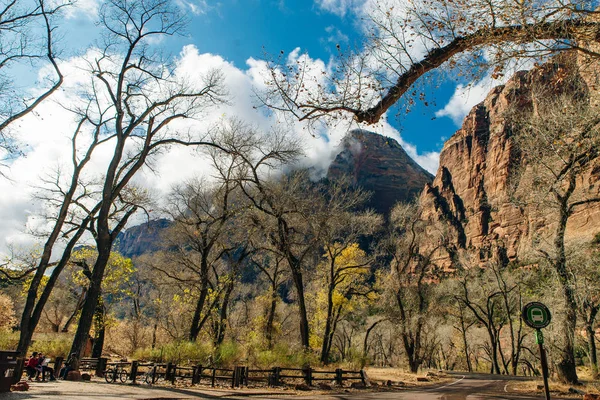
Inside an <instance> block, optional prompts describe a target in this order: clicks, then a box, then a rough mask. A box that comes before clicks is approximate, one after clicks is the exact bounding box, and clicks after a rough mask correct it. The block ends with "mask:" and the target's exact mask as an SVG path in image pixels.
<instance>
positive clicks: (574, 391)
mask: <svg viewBox="0 0 600 400" xmlns="http://www.w3.org/2000/svg"><path fill="white" fill-rule="evenodd" d="M569 393H575V394H585V393H584V392H583V391H581V390H579V389H575V388H574V387H570V388H569Z"/></svg>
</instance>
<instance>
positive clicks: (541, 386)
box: [535, 385, 544, 390]
mask: <svg viewBox="0 0 600 400" xmlns="http://www.w3.org/2000/svg"><path fill="white" fill-rule="evenodd" d="M535 388H536V389H537V390H544V385H537V386H536V387H535Z"/></svg>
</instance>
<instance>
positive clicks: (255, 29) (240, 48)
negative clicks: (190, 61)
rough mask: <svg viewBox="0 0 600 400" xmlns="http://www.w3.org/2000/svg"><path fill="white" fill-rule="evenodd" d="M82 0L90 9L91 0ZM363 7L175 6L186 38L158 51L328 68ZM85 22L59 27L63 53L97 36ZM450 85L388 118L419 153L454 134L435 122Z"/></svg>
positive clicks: (237, 2) (353, 1)
mask: <svg viewBox="0 0 600 400" xmlns="http://www.w3.org/2000/svg"><path fill="white" fill-rule="evenodd" d="M85 1H86V2H88V3H89V4H93V3H94V1H95V0H85ZM365 1H366V0H220V1H211V0H189V1H187V0H185V1H184V0H180V5H181V6H182V7H184V8H185V9H186V10H188V14H189V16H190V24H189V26H188V28H187V35H186V36H184V37H175V38H170V39H168V40H166V41H165V47H166V48H167V49H168V50H169V51H170V52H171V53H173V54H175V55H176V54H177V53H179V52H180V51H181V49H182V47H183V46H185V45H188V44H193V45H194V46H195V47H196V48H197V49H198V51H199V52H200V53H211V54H215V55H219V56H221V57H223V58H224V59H225V60H227V61H229V62H232V63H233V64H234V65H235V66H236V67H237V68H239V69H242V70H244V69H246V68H248V66H247V64H246V62H247V60H248V59H250V58H253V59H264V58H265V57H269V56H270V55H275V56H277V55H278V54H279V52H280V51H284V52H285V54H289V53H290V52H292V51H293V50H294V49H296V48H300V50H301V52H302V53H304V52H306V53H308V54H309V55H310V57H311V58H313V59H320V60H323V61H324V62H326V63H327V62H328V61H329V60H330V58H331V57H336V56H337V55H338V52H337V50H336V45H338V44H340V45H341V46H342V48H346V47H348V46H349V47H351V48H353V49H356V50H359V49H360V45H361V42H362V39H363V36H362V35H363V27H364V25H365V21H363V17H362V16H361V15H360V14H359V13H358V12H355V11H353V10H355V9H358V8H359V7H360V6H361V4H362V3H364V2H365ZM84 6H85V2H84ZM192 10H193V11H195V12H191V11H192ZM92 18H93V17H91V16H88V17H86V16H85V15H83V14H79V15H78V16H77V17H76V18H70V19H68V20H66V21H65V23H64V24H62V26H61V33H62V34H63V36H64V39H65V40H64V43H63V48H65V53H68V52H70V51H79V52H81V51H82V50H84V49H86V48H87V47H88V46H89V45H90V43H91V42H92V39H93V38H94V37H95V34H96V32H97V31H96V28H95V27H94V25H93V23H92ZM76 49H78V50H76ZM456 86H457V82H454V81H453V80H452V79H443V80H439V79H438V80H437V85H436V87H433V85H431V86H430V87H427V86H425V91H426V93H427V94H428V98H427V99H426V100H427V103H428V104H429V106H424V105H423V104H422V103H421V102H418V101H417V102H416V104H415V106H413V107H412V109H411V112H409V113H408V114H407V113H406V112H404V111H399V110H400V107H395V108H393V109H391V110H390V112H389V113H388V118H389V122H390V124H391V125H392V126H393V127H395V128H396V129H398V131H400V134H401V135H402V138H403V139H404V140H405V141H406V142H408V143H411V144H413V145H415V146H416V147H417V148H418V151H419V153H426V152H432V151H435V152H439V151H440V150H441V147H442V145H443V142H444V140H445V139H447V138H448V137H450V136H451V135H452V134H453V133H454V131H456V129H457V127H458V124H457V122H459V121H458V120H457V119H456V118H455V120H454V121H453V119H451V118H449V117H437V118H436V117H435V113H436V111H439V110H440V109H442V108H444V106H445V105H446V104H447V103H448V101H449V100H450V98H451V97H452V95H453V94H454V92H455V88H456ZM468 108H469V107H467V109H468Z"/></svg>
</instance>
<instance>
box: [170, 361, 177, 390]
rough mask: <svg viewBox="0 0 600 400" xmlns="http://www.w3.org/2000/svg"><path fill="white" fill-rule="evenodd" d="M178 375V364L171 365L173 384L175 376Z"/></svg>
mask: <svg viewBox="0 0 600 400" xmlns="http://www.w3.org/2000/svg"><path fill="white" fill-rule="evenodd" d="M176 377H177V364H172V365H171V384H172V385H174V384H175V378H176Z"/></svg>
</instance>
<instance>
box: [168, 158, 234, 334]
mask: <svg viewBox="0 0 600 400" xmlns="http://www.w3.org/2000/svg"><path fill="white" fill-rule="evenodd" d="M229 174H230V175H231V174H232V171H231V169H229ZM234 185H235V183H234V181H233V180H232V177H231V176H229V177H227V176H226V179H225V180H223V181H222V182H219V183H213V184H212V185H211V184H209V183H208V182H206V181H203V180H192V181H190V182H188V183H187V184H185V185H182V186H177V187H175V188H174V189H173V191H172V193H171V195H170V196H169V200H168V203H169V206H168V207H167V212H168V214H169V215H170V217H171V218H172V219H173V221H174V222H175V224H174V225H173V226H172V227H171V228H170V233H169V234H168V235H167V237H166V247H167V248H168V249H169V253H170V254H169V256H168V257H169V258H170V259H171V260H172V261H174V262H176V263H178V264H180V265H181V267H182V269H184V270H187V271H188V274H187V276H188V278H191V279H193V281H194V282H198V284H199V293H198V300H197V304H196V308H195V311H194V317H193V319H192V325H191V327H190V334H189V340H190V341H195V340H196V339H197V337H198V334H199V333H200V331H201V330H202V327H203V326H204V323H205V322H206V319H207V318H208V315H209V311H210V310H209V309H206V304H205V303H206V301H207V296H208V293H209V289H210V286H211V282H210V279H211V275H210V274H211V270H212V269H213V268H214V267H215V264H217V263H218V262H219V260H220V259H221V257H222V256H223V255H224V252H225V248H226V246H224V243H225V235H226V234H228V232H227V229H228V228H229V227H230V226H229V224H228V222H229V220H230V219H231V218H232V217H233V216H234V215H235V213H236V210H239V207H240V205H239V204H238V205H236V206H233V205H232V202H233V199H232V197H233V196H232V193H231V192H232V190H233V189H234V188H235V186H234ZM157 268H160V267H157ZM162 272H163V273H164V274H167V275H172V272H171V270H163V271H162ZM186 279H187V278H186Z"/></svg>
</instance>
